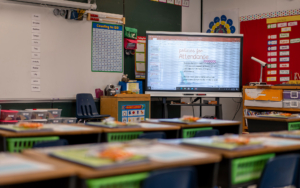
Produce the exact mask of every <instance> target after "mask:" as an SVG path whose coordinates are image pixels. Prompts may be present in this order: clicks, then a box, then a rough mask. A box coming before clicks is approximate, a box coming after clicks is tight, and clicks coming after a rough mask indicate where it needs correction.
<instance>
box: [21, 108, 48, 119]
mask: <svg viewBox="0 0 300 188" xmlns="http://www.w3.org/2000/svg"><path fill="white" fill-rule="evenodd" d="M26 111H29V112H31V113H32V114H31V119H47V113H48V111H47V110H33V109H26Z"/></svg>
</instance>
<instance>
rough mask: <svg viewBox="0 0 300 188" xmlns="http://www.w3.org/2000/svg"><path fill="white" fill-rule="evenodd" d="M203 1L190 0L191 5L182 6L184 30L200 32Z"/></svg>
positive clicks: (182, 26) (182, 25) (182, 28)
mask: <svg viewBox="0 0 300 188" xmlns="http://www.w3.org/2000/svg"><path fill="white" fill-rule="evenodd" d="M200 27H201V1H200V0H190V7H182V20H181V31H182V32H200Z"/></svg>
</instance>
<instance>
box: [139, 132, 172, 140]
mask: <svg viewBox="0 0 300 188" xmlns="http://www.w3.org/2000/svg"><path fill="white" fill-rule="evenodd" d="M138 138H139V139H141V138H145V139H159V138H161V139H165V138H166V134H165V133H164V132H153V133H144V134H140V135H139V136H138Z"/></svg>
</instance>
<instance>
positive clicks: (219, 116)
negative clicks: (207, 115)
mask: <svg viewBox="0 0 300 188" xmlns="http://www.w3.org/2000/svg"><path fill="white" fill-rule="evenodd" d="M216 101H217V106H216V108H215V114H216V117H217V119H223V114H222V105H221V104H220V98H219V97H216Z"/></svg>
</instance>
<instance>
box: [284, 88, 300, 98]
mask: <svg viewBox="0 0 300 188" xmlns="http://www.w3.org/2000/svg"><path fill="white" fill-rule="evenodd" d="M283 99H299V100H300V91H298V90H284V91H283Z"/></svg>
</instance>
